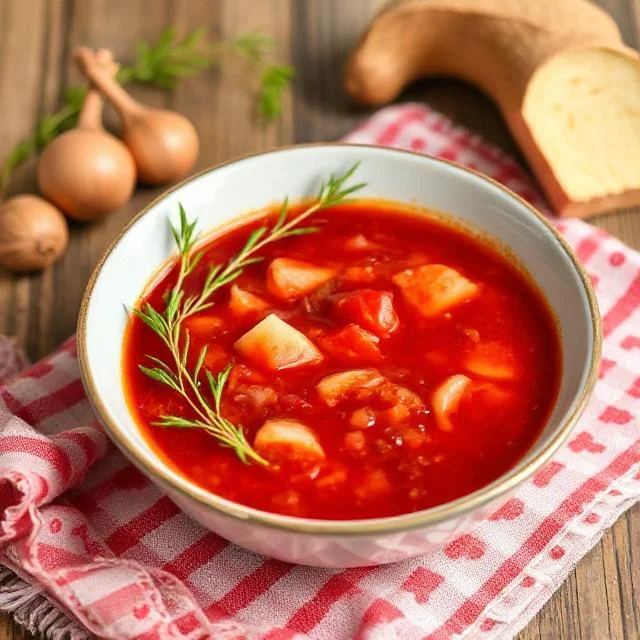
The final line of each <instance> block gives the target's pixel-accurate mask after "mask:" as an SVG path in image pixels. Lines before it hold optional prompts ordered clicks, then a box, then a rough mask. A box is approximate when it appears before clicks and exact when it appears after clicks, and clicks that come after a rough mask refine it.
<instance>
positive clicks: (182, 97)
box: [0, 0, 640, 640]
mask: <svg viewBox="0 0 640 640" xmlns="http://www.w3.org/2000/svg"><path fill="white" fill-rule="evenodd" d="M533 1H535V0H533ZM382 4H384V0H349V1H348V2H346V1H345V0H83V1H82V2H74V1H73V0H0V158H3V157H4V156H5V155H6V153H7V152H8V151H9V149H10V148H11V147H12V146H13V145H14V144H15V143H16V142H17V141H18V140H19V139H20V138H22V137H23V136H25V135H27V134H29V133H30V132H31V131H32V129H33V127H34V124H35V122H36V120H37V118H38V115H39V114H40V113H41V112H43V111H51V110H53V109H55V108H56V107H57V106H58V101H59V100H60V97H61V94H62V91H63V90H64V87H65V86H67V85H68V84H70V83H74V82H77V81H78V75H77V72H76V70H75V69H74V68H73V65H72V64H71V62H70V59H71V52H72V50H73V48H74V46H76V45H79V44H86V45H89V46H94V47H99V46H103V47H109V48H111V49H112V50H113V51H114V53H115V55H116V57H117V58H118V59H121V60H125V61H126V60H127V59H129V58H130V57H131V55H132V52H133V48H134V44H135V42H136V41H138V40H139V39H154V38H156V37H157V35H158V34H159V32H160V31H161V30H162V29H163V28H164V27H165V26H167V25H169V24H173V25H175V26H176V27H177V29H179V30H180V31H181V32H184V31H187V30H190V29H192V28H194V27H197V26H201V25H207V26H208V27H210V31H211V35H212V37H222V38H228V37H231V36H234V35H237V34H239V33H241V32H246V31H248V30H251V29H257V28H259V29H261V30H263V32H264V33H265V34H267V35H269V36H272V37H274V38H276V39H277V40H278V41H279V42H280V43H281V47H280V49H279V51H278V57H279V59H280V60H281V61H283V62H289V63H290V64H293V65H295V67H296V69H297V74H298V77H297V80H296V82H295V85H294V88H293V91H292V92H291V93H290V94H288V95H287V97H286V99H285V104H284V113H283V116H282V118H281V119H280V120H279V121H277V122H276V123H275V124H272V125H270V126H267V127H266V128H265V127H264V126H261V125H260V124H259V123H257V122H256V121H255V119H254V118H253V106H254V105H253V98H252V96H251V93H250V91H248V85H247V76H246V73H244V71H243V70H242V69H241V68H239V67H238V66H236V65H233V64H229V65H226V66H225V67H224V68H222V69H220V70H212V71H207V72H205V73H203V74H201V75H200V76H199V77H198V78H197V79H191V80H189V81H188V82H184V83H183V84H182V85H180V87H179V89H178V90H177V91H176V92H175V93H174V94H165V93H162V92H160V91H157V90H154V89H148V88H142V87H137V88H135V89H134V93H135V95H136V96H137V97H139V98H141V99H143V100H144V101H146V102H148V103H149V104H153V105H163V106H166V107H170V108H172V109H175V110H178V111H180V112H182V113H184V114H185V115H187V116H188V117H189V118H191V120H192V121H193V122H194V124H195V125H196V128H197V129H198V131H199V133H200V136H201V140H202V152H201V155H200V160H199V163H198V168H203V167H207V166H210V165H213V164H216V163H218V162H221V161H223V160H227V159H229V158H233V157H234V156H238V155H241V154H246V153H249V152H253V151H260V150H262V149H266V148H269V147H274V146H278V145H283V144H289V143H292V142H307V141H320V140H334V139H336V138H339V137H340V136H342V135H343V134H344V133H346V132H347V131H349V130H350V129H351V128H352V127H353V126H354V125H355V124H356V123H357V122H358V121H360V120H362V118H364V117H365V116H366V112H363V111H362V110H358V109H356V108H354V107H353V106H352V105H350V104H349V102H348V100H347V99H346V97H345V95H344V93H343V91H342V87H341V78H340V69H341V66H342V64H343V61H344V59H345V55H346V53H347V51H348V50H349V48H350V47H351V46H352V44H353V43H354V41H355V39H356V38H357V36H358V34H359V33H360V32H361V31H362V29H363V27H364V26H365V25H366V24H367V22H368V20H369V19H370V17H371V16H372V15H373V14H374V13H375V12H376V11H377V9H378V8H379V7H380V6H382ZM599 4H601V5H602V6H603V7H605V8H606V9H607V10H608V11H610V12H611V13H612V14H613V16H614V17H615V19H616V20H617V21H618V23H619V25H620V28H621V30H622V33H623V35H624V38H625V40H626V41H627V43H628V44H630V45H631V46H634V47H636V48H637V47H638V46H640V0H599ZM402 99H414V100H424V101H426V102H428V103H429V104H430V105H431V106H432V107H434V108H436V109H439V110H440V111H442V112H444V113H446V114H448V115H449V116H450V117H452V118H454V119H455V120H457V121H458V122H460V123H462V124H464V125H467V126H469V127H471V128H473V129H474V130H476V131H478V132H480V133H482V134H483V135H484V136H485V137H486V138H487V139H488V140H490V141H492V142H494V143H496V144H498V145H500V146H501V147H503V148H504V149H505V150H507V151H509V152H512V153H513V152H515V147H514V144H513V142H512V140H511V138H510V136H509V134H508V133H507V131H506V129H505V127H504V125H503V124H502V122H501V120H500V117H499V115H498V113H497V111H496V109H495V107H494V106H493V105H492V104H491V103H490V102H489V101H488V100H487V99H486V98H485V97H484V96H483V95H481V94H480V93H478V92H477V91H476V90H474V89H473V88H470V87H468V86H465V85H463V84H461V83H459V82H456V81H453V80H437V81H429V82H423V83H420V84H419V85H418V86H415V87H413V88H412V89H411V90H410V91H409V92H407V94H405V95H403V96H402ZM34 189H35V184H34V163H33V162H32V161H30V162H28V163H27V164H26V165H25V166H24V167H22V168H21V169H20V170H19V171H18V172H17V173H16V174H15V176H14V180H13V182H12V189H11V191H12V192H14V193H15V192H23V191H26V192H29V191H32V190H34ZM160 192H161V190H160V189H148V188H143V189H140V190H139V191H138V193H137V194H136V196H135V198H134V199H133V200H132V201H131V202H130V203H129V204H128V205H127V206H126V207H124V208H123V209H122V210H120V211H118V212H116V213H115V214H114V215H112V216H111V217H109V218H107V219H106V220H104V221H102V222H100V223H97V224H92V225H79V224H73V225H72V226H71V242H70V246H69V249H68V251H67V252H66V254H65V256H64V258H63V259H62V260H61V261H60V262H59V263H58V264H56V265H55V266H54V267H53V268H51V269H48V270H47V271H45V272H44V273H41V274H37V275H33V276H22V277H18V276H15V275H12V274H9V273H6V272H2V271H0V333H7V334H14V335H16V336H17V337H18V340H19V341H20V342H21V343H22V344H23V345H24V346H25V347H26V349H27V351H28V353H29V355H30V357H31V358H34V359H35V358H39V357H41V356H43V355H44V354H46V353H48V352H49V351H51V349H53V348H54V347H55V346H56V345H57V344H59V343H60V342H61V341H62V340H63V339H65V338H66V337H67V336H69V335H70V334H71V333H73V332H74V330H75V326H76V316H77V312H78V306H79V304H80V299H81V296H82V293H83V290H84V287H85V283H86V281H87V278H88V276H89V273H90V271H91V269H92V268H93V265H94V264H95V262H96V261H97V259H98V257H99V256H100V254H101V253H102V252H103V250H104V249H105V248H106V247H107V245H108V244H109V242H110V241H111V239H112V238H113V237H114V236H115V235H116V234H117V232H118V231H119V230H120V229H121V228H122V226H123V225H124V224H125V222H126V221H127V220H129V219H130V218H131V216H132V215H133V214H134V213H136V212H137V211H139V210H140V208H141V207H143V206H144V205H145V204H146V203H147V202H149V201H150V200H151V199H152V198H154V197H156V196H157V195H158V194H159V193H160ZM593 222H594V223H595V224H596V225H598V226H600V227H603V228H605V229H607V230H608V231H610V232H611V233H613V234H615V235H617V236H618V237H619V238H621V239H622V240H624V241H625V242H627V243H628V244H630V245H632V246H635V247H638V245H640V210H633V211H621V212H619V213H616V214H613V215H610V216H607V217H602V216H601V217H598V218H595V219H593ZM639 600H640V507H639V506H638V505H636V507H635V508H634V509H632V510H631V511H629V512H628V513H626V514H625V515H623V516H622V517H621V518H620V519H619V520H618V522H617V523H616V524H615V525H614V526H613V527H612V528H611V529H610V530H609V531H607V532H606V533H605V535H604V536H603V538H602V540H601V541H600V542H599V543H598V545H597V546H596V547H595V548H594V549H593V550H592V551H591V552H590V553H589V554H588V555H587V557H586V558H584V559H583V560H582V561H581V562H580V564H579V565H578V566H577V568H576V569H575V571H574V572H573V573H572V574H571V575H570V576H569V578H568V579H567V580H566V581H565V583H564V584H563V585H562V587H561V588H560V589H559V590H558V591H557V592H556V594H555V595H554V596H553V597H552V598H551V600H550V602H549V603H548V604H547V605H546V606H545V607H544V608H543V609H542V611H541V612H540V613H539V614H538V615H537V616H536V617H535V618H534V619H533V620H532V621H531V623H530V624H529V626H528V627H527V628H526V629H525V630H524V631H523V632H522V633H521V634H520V635H519V636H518V638H519V639H520V640H533V639H534V638H542V639H545V640H546V639H552V640H568V639H574V638H582V639H585V640H605V639H608V638H611V639H618V638H620V639H622V638H624V639H628V640H632V639H634V640H636V639H639V638H640V608H639V606H638V601H639ZM28 635H29V634H25V633H24V632H23V631H22V630H20V629H19V628H18V627H17V626H16V625H15V624H14V623H13V622H12V621H11V620H10V619H9V618H8V617H0V637H1V638H19V637H28ZM332 640H333V639H332ZM335 640H337V639H335Z"/></svg>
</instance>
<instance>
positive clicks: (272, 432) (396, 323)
mask: <svg viewBox="0 0 640 640" xmlns="http://www.w3.org/2000/svg"><path fill="white" fill-rule="evenodd" d="M294 212H295V209H294ZM276 213H277V212H276V211H275V210H274V211H272V212H270V213H269V220H270V221H273V220H274V216H275V215H276ZM261 222H262V223H264V220H262V221H261ZM261 222H260V221H259V222H255V221H254V222H250V223H247V224H245V225H243V226H240V227H237V228H235V229H232V230H230V231H227V232H225V233H223V234H222V235H219V236H216V237H214V238H212V239H211V240H209V241H208V242H207V244H205V245H204V257H203V259H202V260H201V262H200V263H199V265H198V267H197V268H196V269H195V271H194V272H193V273H192V274H190V275H189V276H188V278H187V279H186V281H185V290H186V294H187V295H190V294H197V293H199V292H200V290H201V288H202V285H203V282H204V278H205V277H206V274H207V272H208V270H209V268H210V267H211V265H214V264H220V263H225V262H226V261H227V260H229V258H230V257H232V256H233V255H234V254H235V253H237V252H238V250H239V249H240V248H241V247H242V246H243V245H244V243H245V242H246V240H247V237H248V236H249V234H250V232H251V230H252V229H255V228H256V227H257V226H259V224H260V223H261ZM305 224H306V223H305ZM310 224H313V225H314V226H317V227H318V228H319V230H318V231H317V232H315V233H312V234H310V235H301V236H298V237H293V238H288V239H285V240H282V241H278V242H276V243H274V244H271V245H268V246H266V247H265V248H264V249H262V250H260V252H259V255H260V256H261V257H263V258H264V259H263V260H262V261H261V262H259V263H257V264H253V265H251V266H250V267H248V268H247V269H245V271H244V272H243V273H242V274H241V275H240V277H238V278H237V279H236V280H235V281H234V282H233V285H231V284H229V285H227V286H225V287H223V288H222V289H221V290H220V291H218V292H217V293H216V294H215V295H214V297H213V299H212V300H213V302H214V304H213V305H212V306H211V308H209V309H208V310H206V311H204V312H202V313H200V314H197V315H194V316H193V317H191V318H189V319H188V320H187V321H186V322H185V328H186V329H188V330H189V335H190V342H191V345H190V351H189V353H190V355H189V360H188V365H189V367H191V368H193V367H194V366H195V364H196V360H197V357H198V354H199V353H200V350H201V348H202V347H203V346H204V345H207V346H208V349H207V354H206V357H205V360H204V363H203V369H202V370H203V372H204V370H205V369H208V370H210V371H211V372H212V373H217V372H219V371H221V370H223V369H224V368H225V367H226V366H227V365H228V364H229V363H232V369H231V373H230V375H229V379H228V381H227V383H226V386H225V390H224V393H223V398H222V414H223V415H224V416H225V417H226V418H228V419H229V420H231V421H232V422H233V423H234V424H236V425H240V426H241V427H242V429H243V430H244V433H245V435H246V438H247V440H248V442H249V443H252V445H253V446H254V447H255V448H256V449H257V450H258V451H259V453H260V454H261V455H262V456H263V457H264V458H265V459H267V460H268V461H269V462H270V464H269V465H268V466H262V465H260V464H256V463H252V464H244V463H243V462H242V461H241V460H240V459H239V458H238V457H237V455H236V454H235V453H234V451H232V450H231V449H229V448H224V447H222V446H220V445H219V444H218V442H217V441H216V439H215V438H214V437H212V436H211V435H209V434H207V433H206V432H205V431H203V430H198V429H187V428H165V427H160V426H154V424H153V423H154V422H156V421H157V420H159V419H160V416H163V415H177V416H184V417H187V418H193V417H194V414H193V410H192V409H191V408H190V407H189V406H188V404H187V403H186V402H185V401H184V400H183V399H182V398H181V397H180V396H179V395H178V394H177V393H176V392H174V391H172V390H171V389H169V388H168V387H166V386H164V385H162V384H161V383H159V382H156V381H154V380H151V379H150V378H149V377H147V376H146V375H144V374H143V373H142V372H141V371H140V369H139V365H140V364H144V365H147V366H149V365H150V360H149V358H148V356H154V357H156V358H160V359H162V360H165V361H167V362H170V355H169V353H168V351H167V348H166V347H165V346H164V345H163V343H162V342H161V341H160V340H159V338H158V337H157V336H156V335H155V334H154V333H153V331H151V330H150V329H149V328H148V327H146V326H145V325H144V323H143V322H142V321H141V320H140V319H139V318H137V317H135V316H132V317H131V320H130V323H129V327H128V329H127V333H126V337H125V347H124V353H123V376H124V382H125V387H126V394H127V398H128V402H129V405H130V408H131V411H132V412H133V415H134V416H135V418H136V420H137V423H138V425H139V427H140V429H141V430H142V432H143V434H144V436H145V438H146V439H147V440H148V441H149V442H150V443H151V444H152V446H153V447H154V449H155V450H157V451H158V452H159V454H160V455H161V456H162V457H163V458H164V459H165V460H166V462H167V463H168V464H169V465H170V466H171V467H173V468H174V469H175V470H177V471H178V472H179V473H180V474H182V475H183V476H185V477H187V478H189V479H190V480H192V481H193V482H195V483H196V484H198V485H200V486H201V487H203V488H204V489H206V490H207V491H210V492H211V493H214V494H217V495H219V496H223V497H224V498H228V499H229V500H233V501H235V502H239V503H242V504H245V505H248V506H251V507H255V508H257V509H262V510H264V511H270V512H276V513H281V514H287V515H293V516H300V517H306V518H324V519H331V520H343V519H359V518H374V517H382V516H393V515H398V514H405V513H409V512H414V511H418V510H421V509H426V508H428V507H433V506H436V505H440V504H443V503H445V502H448V501H451V500H454V499H456V498H459V497H461V496H464V495H466V494H469V493H471V492H473V491H476V490H477V489H479V488H481V487H483V486H484V485H486V484H487V483H490V482H491V481H493V480H495V479H497V478H498V477H499V476H501V475H502V474H504V473H505V472H506V471H508V470H509V469H510V468H511V467H513V466H514V465H515V464H516V463H517V462H518V461H519V460H520V459H521V458H522V457H523V456H524V455H525V453H526V452H527V451H528V450H529V449H530V448H531V446H532V444H533V443H534V441H535V440H536V438H537V437H538V435H539V434H540V432H541V430H542V428H543V426H544V423H545V421H546V419H547V418H548V416H549V414H550V411H551V409H552V407H553V403H554V401H555V398H556V394H557V390H558V383H559V376H560V369H561V356H560V348H559V340H558V334H557V329H556V325H555V322H554V320H553V317H552V315H551V313H550V311H549V310H548V308H547V306H546V304H545V302H544V300H543V299H542V297H541V296H540V294H539V293H538V292H537V290H536V289H535V288H534V287H533V286H532V284H531V283H530V282H529V281H528V279H527V277H526V276H525V275H524V274H523V273H522V272H521V271H519V270H518V269H517V268H515V267H514V266H513V265H512V264H510V262H509V260H508V258H506V257H505V256H503V255H501V254H500V253H499V252H498V251H497V250H496V249H495V248H493V247H492V246H491V245H489V244H488V243H487V242H485V241H484V240H482V239H479V238H477V237H472V235H471V234H470V233H469V232H467V231H463V230H461V229H458V228H455V227H452V226H447V225H445V224H444V223H443V222H442V221H440V220H438V219H436V218H435V217H429V216H423V215H416V214H409V213H407V211H406V210H404V209H400V208H399V207H398V208H397V209H396V208H394V205H392V204H390V203H386V202H385V203H382V202H380V203H376V202H371V201H360V202H357V201H356V202H354V203H351V204H346V205H341V206H338V207H335V208H333V209H330V210H327V211H322V212H319V213H318V214H316V215H315V216H314V217H313V218H312V219H311V221H310ZM176 276H177V264H174V265H173V266H172V267H171V268H170V269H168V270H167V271H166V272H165V273H164V274H163V275H162V276H161V277H160V278H159V279H158V280H157V281H156V283H155V284H154V285H153V286H152V287H151V288H150V290H149V292H148V293H147V294H146V295H145V297H144V298H143V299H142V300H141V301H140V304H143V303H146V302H149V303H151V305H152V306H153V307H154V308H156V309H158V310H161V309H163V308H164V305H165V302H164V300H165V297H166V294H167V292H168V291H169V290H170V289H171V287H172V286H173V284H174V283H175V280H176ZM200 379H201V381H202V382H203V387H202V388H203V389H205V391H204V393H206V379H205V378H204V374H201V376H200Z"/></svg>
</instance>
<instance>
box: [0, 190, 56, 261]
mask: <svg viewBox="0 0 640 640" xmlns="http://www.w3.org/2000/svg"><path fill="white" fill-rule="evenodd" d="M68 241H69V232H68V230H67V222H66V220H65V219H64V216H63V215H62V213H60V211H59V210H58V209H56V208H55V207H54V206H53V205H52V204H50V203H48V202H47V201H46V200H43V199H42V198H39V197H37V196H31V195H22V196H14V197H13V198H9V199H8V200H6V201H5V202H3V203H2V204H0V266H3V267H6V268H7V269H11V270H12V271H35V270H37V269H43V268H44V267H47V266H49V265H50V264H51V263H53V262H55V261H56V260H57V259H58V258H59V257H60V256H61V255H62V253H63V252H64V250H65V248H66V246H67V242H68Z"/></svg>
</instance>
